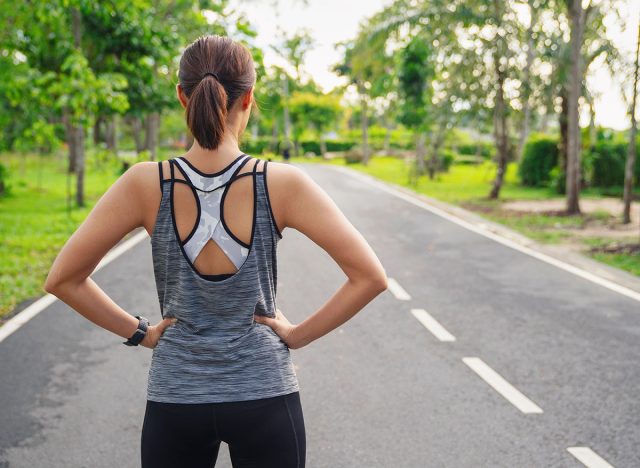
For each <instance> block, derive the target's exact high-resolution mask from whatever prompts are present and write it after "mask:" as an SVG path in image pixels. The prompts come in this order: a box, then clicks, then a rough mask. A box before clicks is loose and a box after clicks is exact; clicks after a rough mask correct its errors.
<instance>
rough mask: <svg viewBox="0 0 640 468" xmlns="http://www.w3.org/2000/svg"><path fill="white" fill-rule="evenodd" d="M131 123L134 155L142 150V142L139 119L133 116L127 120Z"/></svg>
mask: <svg viewBox="0 0 640 468" xmlns="http://www.w3.org/2000/svg"><path fill="white" fill-rule="evenodd" d="M129 122H131V133H132V134H133V141H134V143H135V145H136V153H140V152H142V151H143V150H144V141H142V121H141V120H140V117H138V116H137V115H136V116H133V117H131V118H130V119H129Z"/></svg>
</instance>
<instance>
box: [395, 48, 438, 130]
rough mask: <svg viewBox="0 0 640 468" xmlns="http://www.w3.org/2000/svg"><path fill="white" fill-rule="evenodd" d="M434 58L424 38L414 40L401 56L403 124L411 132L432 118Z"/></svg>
mask: <svg viewBox="0 0 640 468" xmlns="http://www.w3.org/2000/svg"><path fill="white" fill-rule="evenodd" d="M431 54H432V50H431V46H430V45H429V43H428V42H427V40H426V39H425V38H423V37H421V36H415V37H413V38H412V39H411V41H410V42H409V44H407V46H406V47H405V48H404V50H403V51H402V53H401V59H400V71H399V76H398V80H399V82H400V89H399V94H400V96H401V100H402V105H401V107H400V112H399V120H400V122H401V123H403V124H404V125H406V126H407V127H409V128H419V127H421V126H423V125H425V123H426V121H427V119H428V118H429V112H428V111H429V107H430V105H431V98H432V96H433V87H432V85H431V80H432V79H433V75H434V67H433V64H432V63H431V60H430V59H431Z"/></svg>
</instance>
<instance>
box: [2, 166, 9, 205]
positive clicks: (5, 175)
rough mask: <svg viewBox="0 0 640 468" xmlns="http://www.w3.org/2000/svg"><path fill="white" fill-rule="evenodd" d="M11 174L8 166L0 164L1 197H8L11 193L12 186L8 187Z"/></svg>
mask: <svg viewBox="0 0 640 468" xmlns="http://www.w3.org/2000/svg"><path fill="white" fill-rule="evenodd" d="M8 180H9V174H8V170H7V166H5V165H4V164H2V163H0V197H4V196H7V195H9V194H10V193H11V186H10V185H8V183H7V181H8Z"/></svg>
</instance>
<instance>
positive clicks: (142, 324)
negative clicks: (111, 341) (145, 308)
mask: <svg viewBox="0 0 640 468" xmlns="http://www.w3.org/2000/svg"><path fill="white" fill-rule="evenodd" d="M135 317H136V318H137V319H138V320H139V322H138V329H137V330H136V331H135V333H134V334H133V335H131V337H130V338H129V339H128V340H127V341H123V342H122V343H124V344H126V345H127V346H138V344H140V342H141V341H142V340H143V339H144V337H145V335H146V334H147V329H148V328H149V319H147V318H146V317H143V316H141V315H136V316H135Z"/></svg>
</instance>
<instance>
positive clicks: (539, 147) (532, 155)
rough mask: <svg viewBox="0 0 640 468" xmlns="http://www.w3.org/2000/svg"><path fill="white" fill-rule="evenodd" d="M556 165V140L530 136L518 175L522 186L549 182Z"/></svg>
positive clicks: (547, 137) (535, 185) (544, 136)
mask: <svg viewBox="0 0 640 468" xmlns="http://www.w3.org/2000/svg"><path fill="white" fill-rule="evenodd" d="M557 164H558V140H557V139H556V138H552V137H549V136H546V135H533V136H531V137H530V138H529V139H528V141H527V143H526V145H525V147H524V155H523V157H522V161H521V162H520V166H519V167H518V175H519V176H520V181H521V183H522V185H528V186H533V187H537V186H541V185H546V184H548V183H549V182H550V181H551V171H552V170H553V168H554V167H556V166H557Z"/></svg>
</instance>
